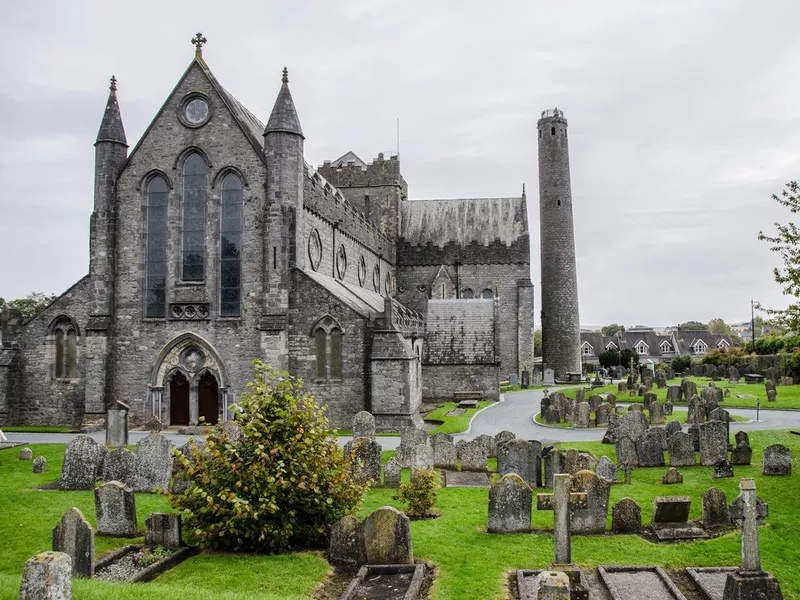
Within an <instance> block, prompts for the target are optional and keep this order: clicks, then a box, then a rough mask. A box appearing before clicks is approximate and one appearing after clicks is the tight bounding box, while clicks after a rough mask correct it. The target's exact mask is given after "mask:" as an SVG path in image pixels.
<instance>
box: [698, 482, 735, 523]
mask: <svg viewBox="0 0 800 600" xmlns="http://www.w3.org/2000/svg"><path fill="white" fill-rule="evenodd" d="M730 524H731V516H730V512H729V511H728V499H727V498H726V497H725V492H723V491H722V490H721V489H719V488H716V487H712V488H709V489H707V490H706V491H705V492H704V493H703V527H705V528H706V529H715V528H718V527H727V526H728V525H730Z"/></svg>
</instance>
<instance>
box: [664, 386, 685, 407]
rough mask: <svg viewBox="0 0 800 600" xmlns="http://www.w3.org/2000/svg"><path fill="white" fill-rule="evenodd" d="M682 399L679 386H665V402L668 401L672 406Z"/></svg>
mask: <svg viewBox="0 0 800 600" xmlns="http://www.w3.org/2000/svg"><path fill="white" fill-rule="evenodd" d="M682 397H683V388H682V387H681V386H679V385H668V386H667V400H669V401H670V402H672V403H673V404H674V403H676V402H680V401H681V398H682Z"/></svg>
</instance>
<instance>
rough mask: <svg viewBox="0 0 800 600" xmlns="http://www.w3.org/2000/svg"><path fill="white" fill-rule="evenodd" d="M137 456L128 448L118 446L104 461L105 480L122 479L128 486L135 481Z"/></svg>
mask: <svg viewBox="0 0 800 600" xmlns="http://www.w3.org/2000/svg"><path fill="white" fill-rule="evenodd" d="M135 466H136V456H135V455H134V454H133V452H131V451H130V450H128V449H127V448H117V449H116V450H114V451H113V452H110V453H109V455H108V456H107V457H106V459H105V460H104V461H103V481H121V482H122V483H124V484H125V485H127V486H130V485H131V484H132V483H133V472H134V468H135Z"/></svg>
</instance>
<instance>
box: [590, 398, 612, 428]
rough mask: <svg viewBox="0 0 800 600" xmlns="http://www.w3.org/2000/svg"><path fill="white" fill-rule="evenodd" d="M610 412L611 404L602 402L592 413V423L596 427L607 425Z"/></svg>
mask: <svg viewBox="0 0 800 600" xmlns="http://www.w3.org/2000/svg"><path fill="white" fill-rule="evenodd" d="M610 413H611V405H610V404H608V403H607V402H603V403H602V404H600V406H598V407H597V410H596V411H595V413H594V424H595V425H596V426H597V427H604V426H607V425H608V415H609V414H610Z"/></svg>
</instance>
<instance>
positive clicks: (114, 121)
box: [95, 82, 128, 146]
mask: <svg viewBox="0 0 800 600" xmlns="http://www.w3.org/2000/svg"><path fill="white" fill-rule="evenodd" d="M116 89H117V88H116V82H114V83H112V87H111V91H110V92H109V94H108V102H107V103H106V111H105V112H104V113H103V120H102V121H100V130H99V131H98V132H97V140H96V141H95V143H98V142H118V143H120V144H125V145H126V146H127V145H128V141H127V140H126V139H125V127H124V126H123V125H122V113H121V112H120V110H119V102H117V91H116Z"/></svg>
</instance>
